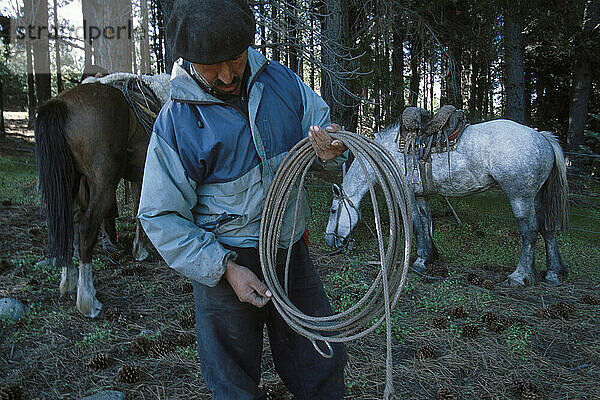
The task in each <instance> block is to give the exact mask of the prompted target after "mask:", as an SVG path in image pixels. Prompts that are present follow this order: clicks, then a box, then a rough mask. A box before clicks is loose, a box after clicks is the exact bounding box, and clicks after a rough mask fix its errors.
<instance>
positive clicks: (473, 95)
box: [469, 48, 479, 119]
mask: <svg viewBox="0 0 600 400" xmlns="http://www.w3.org/2000/svg"><path fill="white" fill-rule="evenodd" d="M478 77H479V57H478V52H477V50H476V49H475V48H471V87H470V88H469V111H470V112H471V115H473V117H475V119H479V118H477V114H478V111H477V89H478V88H477V81H478Z"/></svg>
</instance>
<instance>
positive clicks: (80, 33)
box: [0, 0, 600, 154]
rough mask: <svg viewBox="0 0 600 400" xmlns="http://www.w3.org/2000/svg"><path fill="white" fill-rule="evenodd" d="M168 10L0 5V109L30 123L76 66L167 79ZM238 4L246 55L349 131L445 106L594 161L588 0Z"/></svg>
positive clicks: (66, 2)
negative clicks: (257, 57) (303, 86)
mask: <svg viewBox="0 0 600 400" xmlns="http://www.w3.org/2000/svg"><path fill="white" fill-rule="evenodd" d="M172 3H173V1H172V0H133V1H131V0H81V1H79V0H2V1H0V14H1V15H2V16H0V22H1V24H0V25H1V26H2V28H1V29H2V30H1V31H0V34H1V35H2V40H1V41H0V43H1V44H0V88H1V92H2V93H1V94H2V96H1V101H0V108H1V109H2V110H3V111H25V110H28V111H29V119H30V121H32V120H33V118H34V117H35V110H36V107H37V105H38V104H41V103H42V102H43V101H45V100H47V99H48V98H50V97H51V96H53V95H56V94H57V93H59V92H61V91H62V90H64V89H66V88H69V87H71V86H74V85H75V84H77V83H78V82H79V81H80V79H81V77H82V74H83V73H84V72H86V73H88V74H94V73H96V72H98V71H108V72H116V71H126V72H134V73H151V74H156V73H161V72H170V68H171V65H172V63H173V59H172V56H171V51H170V49H169V47H168V45H167V43H166V41H165V24H166V22H165V21H167V20H168V16H169V13H170V11H171V9H172ZM250 4H251V5H252V7H253V9H254V11H255V13H256V19H257V33H256V40H255V43H256V48H257V49H258V50H259V51H261V52H263V53H264V54H265V55H266V56H267V57H268V58H270V59H273V60H275V61H279V62H281V63H282V64H284V65H287V66H288V67H290V68H291V69H292V70H294V71H295V72H296V73H298V74H299V75H300V76H301V77H302V78H303V80H304V81H305V82H306V83H307V84H308V85H310V86H311V87H313V88H314V89H315V90H317V91H318V92H319V93H320V94H321V95H322V96H323V97H324V98H325V100H326V101H327V102H328V103H329V104H330V106H331V107H332V119H333V120H334V121H337V122H338V123H340V124H341V125H343V126H345V127H346V128H347V129H349V130H358V131H359V132H363V133H368V132H373V131H378V130H381V129H382V128H384V127H386V126H389V125H391V124H393V123H395V122H396V121H397V120H398V117H399V116H400V114H401V112H402V110H403V109H404V108H405V107H407V106H411V105H412V106H421V107H424V108H426V109H427V110H429V111H430V112H432V111H435V110H436V109H437V108H439V107H440V106H443V105H445V104H453V105H455V106H457V107H458V108H462V109H464V110H465V112H466V114H467V116H468V118H469V119H470V121H471V122H472V123H475V122H479V121H484V120H490V119H494V118H499V117H504V118H510V119H513V120H515V121H518V122H522V123H525V124H527V125H530V126H532V127H535V128H537V129H540V130H550V131H552V132H554V133H556V134H557V135H558V136H559V138H560V140H561V143H562V144H563V147H565V148H566V149H567V150H568V151H570V152H573V153H579V154H600V133H599V132H600V115H599V112H598V110H599V105H600V88H599V86H598V76H599V74H600V69H599V68H598V65H599V63H598V61H599V58H600V56H599V54H600V52H599V50H600V1H598V0H570V1H559V0H545V1H542V0H528V1H523V0H500V1H491V0H430V1H416V0H360V1H359V0H251V1H250ZM120 28H123V29H120ZM117 33H119V35H118V39H116V36H117V35H116V34H117ZM2 128H3V127H1V126H0V134H2V133H1V132H2V131H3V129H2Z"/></svg>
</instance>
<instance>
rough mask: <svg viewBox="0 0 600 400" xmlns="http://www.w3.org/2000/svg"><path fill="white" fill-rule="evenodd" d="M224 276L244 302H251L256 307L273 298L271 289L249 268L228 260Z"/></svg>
mask: <svg viewBox="0 0 600 400" xmlns="http://www.w3.org/2000/svg"><path fill="white" fill-rule="evenodd" d="M223 277H224V278H225V279H227V282H229V284H230V285H231V287H232V288H233V291H234V292H235V294H236V295H237V297H238V299H239V300H240V301H241V302H242V303H250V304H252V305H254V306H256V307H263V306H264V305H265V304H267V303H268V302H269V300H270V299H271V291H270V290H269V288H268V287H267V285H265V284H264V283H263V282H261V281H260V280H259V279H258V277H257V276H256V275H254V273H253V272H252V271H250V270H249V269H248V268H246V267H243V266H241V265H238V264H236V263H234V262H233V261H231V260H228V261H227V268H226V269H225V274H223Z"/></svg>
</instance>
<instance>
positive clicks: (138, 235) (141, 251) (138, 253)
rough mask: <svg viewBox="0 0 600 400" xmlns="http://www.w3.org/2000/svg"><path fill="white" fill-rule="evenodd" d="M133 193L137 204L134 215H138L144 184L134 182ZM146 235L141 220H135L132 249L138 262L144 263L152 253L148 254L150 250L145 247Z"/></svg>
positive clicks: (132, 185)
mask: <svg viewBox="0 0 600 400" xmlns="http://www.w3.org/2000/svg"><path fill="white" fill-rule="evenodd" d="M131 191H132V194H133V198H134V204H135V208H134V211H133V212H134V214H137V210H138V207H139V206H140V194H141V193H142V183H141V182H133V183H132V184H131ZM145 236H146V234H145V233H144V230H143V229H142V225H141V224H140V220H139V219H137V218H136V219H135V238H134V239H133V249H132V253H133V258H135V259H136V260H138V261H143V260H145V259H147V258H148V256H149V255H150V253H148V250H146V247H145V245H144V242H146V241H145V240H144V238H145Z"/></svg>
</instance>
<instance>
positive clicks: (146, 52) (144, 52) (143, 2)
mask: <svg viewBox="0 0 600 400" xmlns="http://www.w3.org/2000/svg"><path fill="white" fill-rule="evenodd" d="M140 13H141V14H142V20H141V26H142V35H143V36H142V40H141V42H140V73H142V74H151V73H152V65H151V61H150V26H149V23H148V22H149V21H148V0H140Z"/></svg>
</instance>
